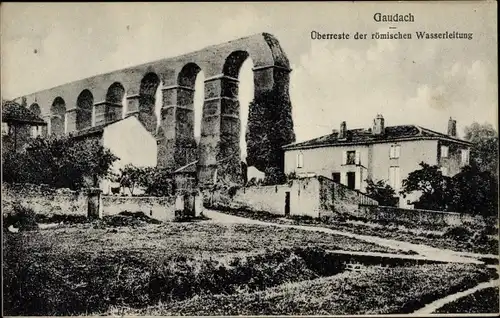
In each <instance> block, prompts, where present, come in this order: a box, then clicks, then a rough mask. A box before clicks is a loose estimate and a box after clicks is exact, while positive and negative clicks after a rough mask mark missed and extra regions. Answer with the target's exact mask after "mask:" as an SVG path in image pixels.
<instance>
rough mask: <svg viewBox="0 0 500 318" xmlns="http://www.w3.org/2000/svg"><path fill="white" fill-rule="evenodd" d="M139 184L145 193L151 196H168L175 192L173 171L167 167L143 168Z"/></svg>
mask: <svg viewBox="0 0 500 318" xmlns="http://www.w3.org/2000/svg"><path fill="white" fill-rule="evenodd" d="M139 184H140V186H141V187H142V188H143V189H144V193H145V194H147V195H151V196H168V195H171V194H172V193H173V192H174V180H173V177H172V173H171V171H170V170H168V169H167V168H158V167H148V168H143V169H142V170H141V176H140V177H139Z"/></svg>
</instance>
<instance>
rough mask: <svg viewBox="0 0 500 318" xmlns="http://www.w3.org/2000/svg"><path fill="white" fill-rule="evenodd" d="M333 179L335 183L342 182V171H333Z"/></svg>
mask: <svg viewBox="0 0 500 318" xmlns="http://www.w3.org/2000/svg"><path fill="white" fill-rule="evenodd" d="M332 180H333V182H335V183H340V172H334V173H332Z"/></svg>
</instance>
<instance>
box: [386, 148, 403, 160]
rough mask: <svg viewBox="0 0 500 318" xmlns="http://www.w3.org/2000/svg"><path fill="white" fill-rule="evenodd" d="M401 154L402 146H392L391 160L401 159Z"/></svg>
mask: <svg viewBox="0 0 500 318" xmlns="http://www.w3.org/2000/svg"><path fill="white" fill-rule="evenodd" d="M400 153H401V146H400V145H392V146H391V149H390V152H389V158H391V159H397V158H399V155H400Z"/></svg>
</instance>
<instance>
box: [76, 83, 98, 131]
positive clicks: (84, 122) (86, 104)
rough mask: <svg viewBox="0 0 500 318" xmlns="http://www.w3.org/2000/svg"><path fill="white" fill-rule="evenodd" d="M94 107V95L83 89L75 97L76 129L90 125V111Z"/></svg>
mask: <svg viewBox="0 0 500 318" xmlns="http://www.w3.org/2000/svg"><path fill="white" fill-rule="evenodd" d="M93 108H94V95H92V92H90V90H88V89H84V90H83V91H82V92H81V93H80V94H79V95H78V98H77V99H76V130H82V129H86V128H89V127H92V111H93Z"/></svg>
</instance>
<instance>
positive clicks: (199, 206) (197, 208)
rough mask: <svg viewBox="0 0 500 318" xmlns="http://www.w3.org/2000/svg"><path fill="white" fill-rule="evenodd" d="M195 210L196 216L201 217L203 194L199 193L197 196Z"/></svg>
mask: <svg viewBox="0 0 500 318" xmlns="http://www.w3.org/2000/svg"><path fill="white" fill-rule="evenodd" d="M194 202H195V204H194V209H195V216H200V215H202V214H203V194H202V193H201V192H199V191H198V192H197V193H196V196H195V198H194Z"/></svg>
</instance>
